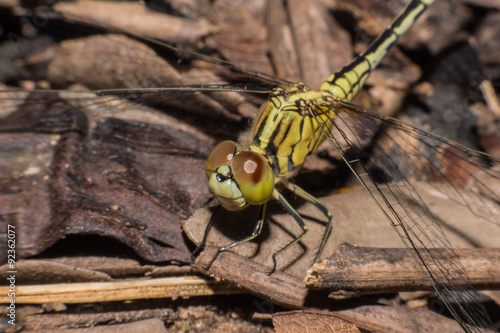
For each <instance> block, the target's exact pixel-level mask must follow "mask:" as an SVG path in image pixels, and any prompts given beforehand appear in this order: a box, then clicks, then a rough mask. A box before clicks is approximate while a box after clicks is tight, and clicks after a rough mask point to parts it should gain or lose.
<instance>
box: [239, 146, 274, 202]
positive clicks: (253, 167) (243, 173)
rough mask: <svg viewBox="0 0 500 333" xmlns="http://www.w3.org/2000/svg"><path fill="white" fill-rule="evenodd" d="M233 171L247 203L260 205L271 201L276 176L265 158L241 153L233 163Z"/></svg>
mask: <svg viewBox="0 0 500 333" xmlns="http://www.w3.org/2000/svg"><path fill="white" fill-rule="evenodd" d="M231 170H232V172H233V175H234V178H235V179H236V182H237V183H238V186H239V188H240V190H241V193H242V195H243V197H244V198H245V200H246V202H247V203H249V204H251V205H260V204H263V203H264V202H266V201H267V200H269V198H270V197H271V194H272V193H273V190H274V175H273V170H272V169H271V166H270V165H269V163H268V162H267V160H266V159H265V158H264V156H262V155H260V154H257V153H254V152H251V151H245V152H241V153H239V154H237V155H235V156H234V158H233V160H232V161H231Z"/></svg>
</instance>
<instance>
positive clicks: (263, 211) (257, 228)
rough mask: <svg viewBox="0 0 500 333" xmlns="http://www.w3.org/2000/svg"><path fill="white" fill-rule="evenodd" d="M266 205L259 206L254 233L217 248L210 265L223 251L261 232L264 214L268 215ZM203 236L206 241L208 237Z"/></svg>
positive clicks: (209, 264)
mask: <svg viewBox="0 0 500 333" xmlns="http://www.w3.org/2000/svg"><path fill="white" fill-rule="evenodd" d="M266 206H267V203H264V204H262V205H261V206H260V208H259V220H258V221H257V224H256V225H255V228H254V229H253V231H252V234H251V235H250V236H248V237H246V238H244V239H242V240H239V241H236V242H234V243H231V244H229V245H226V246H223V247H221V248H219V249H218V250H217V252H215V255H214V257H213V258H212V260H210V262H209V263H208V267H210V266H212V264H213V262H214V261H215V260H216V259H217V257H218V256H219V254H220V253H221V252H224V251H227V250H229V249H231V248H233V247H235V246H238V245H240V244H243V243H246V242H248V241H250V240H252V239H254V238H255V237H257V236H258V235H259V234H260V232H261V231H262V225H263V222H264V216H265V215H266ZM209 223H210V222H209ZM207 228H208V227H207ZM203 238H204V240H205V241H206V239H205V238H206V237H203Z"/></svg>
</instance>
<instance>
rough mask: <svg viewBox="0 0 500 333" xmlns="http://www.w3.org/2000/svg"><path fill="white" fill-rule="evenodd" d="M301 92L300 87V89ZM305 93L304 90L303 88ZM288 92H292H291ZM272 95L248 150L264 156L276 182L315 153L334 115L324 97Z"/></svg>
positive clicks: (312, 93) (315, 94)
mask: <svg viewBox="0 0 500 333" xmlns="http://www.w3.org/2000/svg"><path fill="white" fill-rule="evenodd" d="M301 88H304V87H301ZM305 89H306V90H307V88H305ZM290 91H292V92H293V89H291V90H290ZM290 91H289V93H287V94H284V93H283V92H282V91H281V90H280V91H277V92H275V94H274V95H273V96H272V97H271V99H270V101H269V102H268V103H267V105H266V106H265V107H264V109H263V110H262V112H261V114H260V115H259V117H258V118H257V119H256V122H255V124H254V128H253V143H252V144H251V145H250V150H252V151H255V152H258V153H261V154H263V155H264V156H266V158H267V159H268V160H269V162H270V164H271V166H272V168H273V169H274V172H275V174H276V176H277V179H276V181H279V179H280V178H283V177H285V176H287V175H288V174H289V173H290V172H291V171H292V170H294V169H295V168H297V167H299V166H301V165H302V164H303V163H304V160H305V159H306V157H307V156H308V155H310V154H312V153H314V152H315V151H316V149H317V148H318V146H319V145H320V144H321V143H322V142H323V141H324V140H325V138H326V136H325V134H324V132H323V130H322V129H321V127H320V125H319V123H322V124H327V127H325V126H323V129H324V130H327V132H329V131H330V130H331V127H332V126H333V120H334V119H335V117H336V115H335V112H334V111H332V109H331V107H330V105H329V104H330V96H329V94H328V93H322V92H315V91H301V92H299V93H296V94H290Z"/></svg>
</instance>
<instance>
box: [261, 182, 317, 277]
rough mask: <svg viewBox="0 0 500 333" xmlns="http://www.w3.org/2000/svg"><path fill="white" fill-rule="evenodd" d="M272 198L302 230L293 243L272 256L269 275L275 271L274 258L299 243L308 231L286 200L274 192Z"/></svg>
mask: <svg viewBox="0 0 500 333" xmlns="http://www.w3.org/2000/svg"><path fill="white" fill-rule="evenodd" d="M273 197H274V198H275V199H276V200H278V201H279V202H280V203H281V204H282V205H283V207H285V209H286V210H287V211H288V212H289V213H290V214H291V215H292V216H293V218H294V219H295V221H296V222H297V224H298V225H299V227H300V228H301V229H302V233H301V234H300V235H299V236H297V237H296V238H295V239H294V240H293V241H291V242H290V243H288V244H287V245H286V246H285V247H283V248H282V249H280V250H279V251H277V252H275V253H274V254H273V268H272V270H271V272H270V273H269V275H271V274H272V273H274V271H276V256H277V255H279V254H280V253H281V252H283V251H285V250H286V249H288V248H289V247H290V246H292V245H293V244H295V243H297V242H298V241H300V240H301V239H302V237H304V236H305V234H306V233H307V231H308V230H309V229H308V228H307V225H306V224H305V223H304V220H302V217H300V215H299V213H297V212H296V211H295V209H293V207H292V206H291V205H290V204H289V203H288V201H286V199H285V198H284V197H283V196H282V195H281V193H279V192H278V191H276V190H275V191H274V192H273Z"/></svg>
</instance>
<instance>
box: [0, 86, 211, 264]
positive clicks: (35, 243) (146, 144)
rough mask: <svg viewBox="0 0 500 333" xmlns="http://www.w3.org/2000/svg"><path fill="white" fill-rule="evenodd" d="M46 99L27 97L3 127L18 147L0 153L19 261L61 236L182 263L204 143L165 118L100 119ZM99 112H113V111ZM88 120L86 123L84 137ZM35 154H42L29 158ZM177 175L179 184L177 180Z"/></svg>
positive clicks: (2, 206)
mask: <svg viewBox="0 0 500 333" xmlns="http://www.w3.org/2000/svg"><path fill="white" fill-rule="evenodd" d="M43 96H44V97H45V98H46V99H45V101H44V100H43V99H41V96H40V95H33V96H30V99H28V100H27V101H26V103H25V104H23V105H22V106H21V107H20V108H19V110H18V111H16V112H14V113H12V114H10V115H9V116H8V117H6V118H4V119H3V121H2V123H1V128H0V130H1V131H2V134H1V137H2V138H1V140H5V142H6V146H8V145H16V146H19V147H22V149H15V150H12V149H4V150H2V159H4V160H5V161H6V165H11V166H12V169H10V170H6V171H7V172H8V173H7V174H4V178H3V179H6V180H7V179H10V182H8V183H6V184H4V189H6V190H4V191H3V192H2V200H1V201H0V211H1V212H2V214H4V216H7V217H8V218H9V219H10V223H12V224H14V225H15V226H16V230H18V241H19V244H20V245H19V247H18V248H17V254H18V257H21V258H22V257H25V256H28V255H34V254H37V253H40V252H41V251H43V250H45V249H47V248H48V247H49V246H51V245H52V244H54V243H55V242H56V241H57V240H59V239H61V237H64V236H65V235H70V234H76V235H90V234H93V235H95V234H97V235H102V236H109V237H112V238H115V239H118V240H120V241H122V242H123V243H125V244H127V245H128V246H130V247H131V248H133V249H134V250H135V251H136V252H137V253H138V254H139V255H140V256H142V257H143V258H147V259H149V260H152V261H167V260H177V261H180V262H189V261H190V251H189V249H188V248H187V245H186V244H185V242H184V238H183V235H182V230H181V228H180V225H179V223H180V220H181V219H183V218H185V217H187V216H188V215H190V212H191V209H192V207H193V206H192V205H194V206H196V205H202V204H203V203H204V202H206V200H208V197H209V195H208V190H207V189H206V187H205V181H206V180H205V176H204V175H203V173H201V172H199V170H203V168H204V163H205V162H204V161H205V156H206V154H207V153H208V149H209V148H210V147H209V145H208V141H207V140H206V138H204V137H203V136H197V135H194V133H195V132H194V131H192V130H184V129H182V127H180V126H176V127H172V126H170V125H167V122H166V121H165V120H167V117H166V116H160V117H156V118H155V120H156V123H146V122H138V121H136V120H121V119H118V118H105V119H100V120H99V118H98V117H97V116H96V114H97V113H96V114H92V112H91V111H88V110H87V109H84V108H83V107H82V105H78V103H77V105H76V106H77V107H76V108H75V107H72V106H71V105H70V104H69V103H67V102H66V101H65V100H62V99H60V98H59V97H54V95H50V94H49V95H43ZM72 102H75V101H74V100H73V101H72ZM91 103H95V100H92V102H91ZM93 106H95V105H93ZM97 108H98V109H99V110H98V111H99V112H101V113H102V114H103V115H104V114H106V112H110V114H112V111H110V110H111V109H110V105H106V106H105V107H104V105H97ZM120 111H122V112H123V110H120ZM134 111H135V110H134ZM136 112H137V111H136ZM129 113H131V112H130V111H129ZM87 115H88V116H91V115H93V116H92V117H93V118H92V119H93V122H92V126H91V128H90V129H89V128H88V126H89V122H88V119H89V118H88V117H87ZM101 116H102V115H101ZM146 116H147V114H146V115H144V116H143V115H142V114H141V113H140V112H139V114H138V115H137V117H138V118H139V119H141V120H142V121H144V120H146V119H148V118H147V117H146ZM129 117H130V115H129ZM149 117H150V116H149ZM96 118H97V119H96ZM19 119H21V120H22V121H19ZM56 120H57V121H56ZM12 138H16V139H15V140H13V139H12ZM21 138H25V139H23V140H20V139H21ZM41 139H42V140H41ZM41 142H43V143H44V144H43V145H41V144H40V143H41ZM43 147H45V148H43ZM42 148H43V149H42ZM33 152H34V154H35V155H37V154H41V155H39V156H38V155H37V156H35V157H31V158H27V157H29V153H33ZM15 161H24V162H23V163H21V165H20V164H19V162H15ZM179 170H183V177H177V176H174V175H177V173H178V172H179ZM191 182H192V183H191ZM7 189H8V190H7ZM33 198H34V199H35V200H33ZM23 200H29V201H30V202H31V204H29V205H26V204H23ZM12 212H16V214H14V215H12V214H11V213H12ZM9 214H10V215H9ZM165 245H168V246H165Z"/></svg>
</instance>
